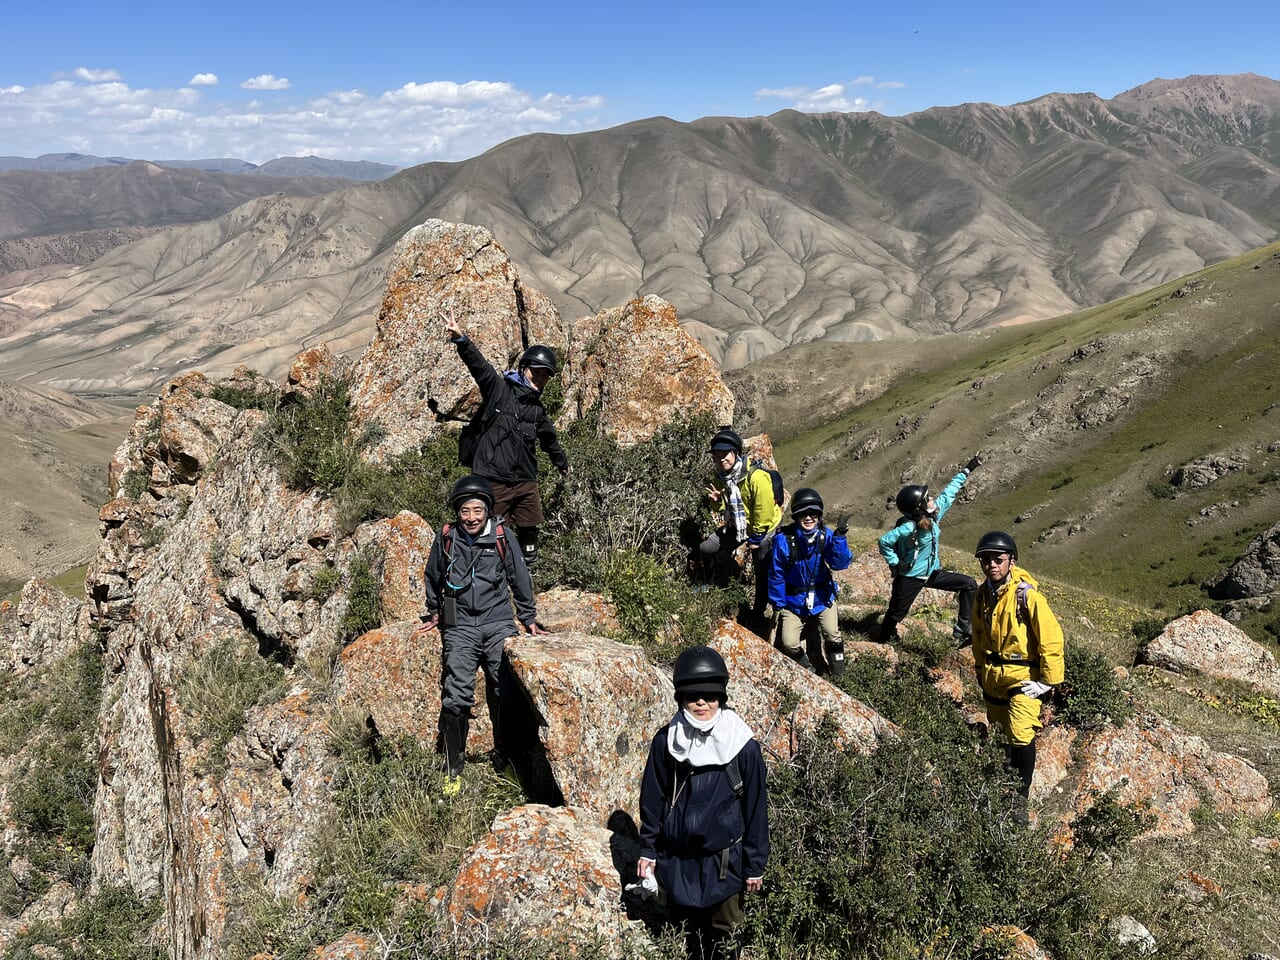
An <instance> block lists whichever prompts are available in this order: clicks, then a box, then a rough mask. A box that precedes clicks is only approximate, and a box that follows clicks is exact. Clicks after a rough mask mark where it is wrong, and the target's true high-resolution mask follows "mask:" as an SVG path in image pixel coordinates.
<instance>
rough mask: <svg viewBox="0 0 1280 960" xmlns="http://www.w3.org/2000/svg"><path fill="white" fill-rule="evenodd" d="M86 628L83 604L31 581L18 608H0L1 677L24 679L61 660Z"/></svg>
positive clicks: (86, 612) (14, 605)
mask: <svg viewBox="0 0 1280 960" xmlns="http://www.w3.org/2000/svg"><path fill="white" fill-rule="evenodd" d="M87 627H88V610H87V609H86V607H85V604H84V603H83V602H82V601H79V600H72V599H71V598H70V597H68V596H66V595H65V594H63V593H62V591H60V590H58V589H57V588H56V587H54V586H52V585H51V584H48V583H45V582H44V581H43V580H31V581H29V582H28V583H27V585H26V586H25V587H23V588H22V595H21V596H20V597H19V598H18V602H17V603H16V604H12V605H8V604H6V606H5V607H3V608H0V675H2V676H9V677H12V676H24V675H26V674H29V673H31V672H32V671H33V670H38V669H39V668H41V667H43V666H45V665H46V664H50V663H54V662H55V661H58V660H61V659H62V658H63V657H65V656H66V655H67V654H68V653H70V652H71V651H72V650H73V649H74V648H75V647H76V646H78V645H79V643H80V637H81V636H83V635H84V631H85V630H86V629H87Z"/></svg>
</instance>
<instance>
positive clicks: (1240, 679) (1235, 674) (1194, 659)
mask: <svg viewBox="0 0 1280 960" xmlns="http://www.w3.org/2000/svg"><path fill="white" fill-rule="evenodd" d="M1143 659H1144V660H1145V661H1146V662H1147V663H1149V664H1151V665H1152V666H1156V667H1160V668H1162V669H1164V670H1171V671H1173V672H1174V673H1191V674H1199V675H1201V676H1206V677H1217V678H1219V679H1222V680H1233V681H1235V682H1237V683H1242V684H1245V685H1246V686H1250V687H1253V688H1254V689H1255V690H1258V691H1259V692H1260V693H1264V694H1266V695H1267V696H1270V697H1280V664H1277V663H1276V658H1275V655H1274V654H1273V653H1272V652H1271V651H1270V650H1268V649H1267V648H1266V647H1264V646H1262V645H1261V644H1259V643H1257V642H1255V641H1254V640H1251V639H1250V638H1249V637H1248V636H1247V635H1246V634H1245V633H1244V631H1242V630H1240V629H1239V628H1238V627H1234V626H1232V625H1231V624H1230V623H1228V622H1227V621H1226V620H1223V619H1222V618H1221V617H1218V616H1215V615H1214V614H1212V613H1210V612H1209V611H1208V610H1197V611H1196V612H1195V613H1192V614H1188V615H1187V616H1185V617H1179V618H1178V619H1177V620H1174V621H1173V622H1172V623H1169V624H1167V625H1166V626H1165V628H1164V630H1163V631H1162V632H1161V633H1160V635H1159V636H1157V637H1156V638H1155V639H1153V640H1152V641H1151V642H1150V643H1148V644H1147V646H1146V649H1145V650H1144V651H1143Z"/></svg>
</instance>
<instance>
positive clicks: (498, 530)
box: [493, 523, 507, 567]
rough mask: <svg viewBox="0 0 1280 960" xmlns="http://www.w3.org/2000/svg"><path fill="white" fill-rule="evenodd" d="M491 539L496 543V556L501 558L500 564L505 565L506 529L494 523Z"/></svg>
mask: <svg viewBox="0 0 1280 960" xmlns="http://www.w3.org/2000/svg"><path fill="white" fill-rule="evenodd" d="M493 539H494V540H496V541H497V543H498V557H499V558H500V559H501V560H502V565H503V566H504V567H505V566H506V565H507V531H506V529H505V528H504V527H503V526H502V524H500V523H498V524H494V527H493Z"/></svg>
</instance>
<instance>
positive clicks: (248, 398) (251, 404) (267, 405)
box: [206, 380, 280, 411]
mask: <svg viewBox="0 0 1280 960" xmlns="http://www.w3.org/2000/svg"><path fill="white" fill-rule="evenodd" d="M206 396H208V397H211V398H212V399H214V400H217V401H219V402H221V403H225V404H226V405H227V406H229V407H235V408H236V409H237V410H266V411H273V410H275V409H276V407H277V406H279V404H280V390H279V389H278V388H277V387H276V385H275V384H274V383H272V382H270V381H265V380H264V381H260V382H258V383H255V384H254V385H253V386H248V387H235V386H232V385H231V384H229V383H224V384H219V385H218V386H216V387H214V388H213V389H212V390H210V391H209V392H208V393H207V394H206Z"/></svg>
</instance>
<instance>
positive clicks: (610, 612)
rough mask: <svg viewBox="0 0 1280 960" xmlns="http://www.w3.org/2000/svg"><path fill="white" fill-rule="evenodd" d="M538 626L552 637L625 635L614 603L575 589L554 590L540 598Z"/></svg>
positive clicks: (560, 588)
mask: <svg viewBox="0 0 1280 960" xmlns="http://www.w3.org/2000/svg"><path fill="white" fill-rule="evenodd" d="M537 602H538V622H539V623H541V624H542V625H543V626H544V627H546V628H547V629H548V630H550V631H551V632H552V633H592V634H595V635H596V636H601V635H616V634H618V633H621V631H622V624H621V623H620V622H619V621H618V611H617V610H616V609H615V608H614V605H613V601H611V600H610V599H609V598H608V597H605V596H601V595H600V594H598V593H587V592H586V591H583V590H575V589H573V588H572V587H552V588H551V589H550V590H547V591H545V592H543V593H540V594H538V597H537Z"/></svg>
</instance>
